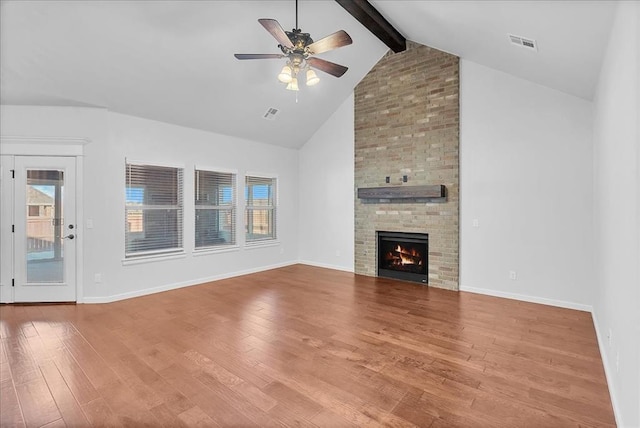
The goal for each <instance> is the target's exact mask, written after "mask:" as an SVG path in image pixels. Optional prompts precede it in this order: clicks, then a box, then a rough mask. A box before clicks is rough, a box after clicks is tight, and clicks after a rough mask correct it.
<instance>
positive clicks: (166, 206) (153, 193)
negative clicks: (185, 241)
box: [125, 163, 183, 258]
mask: <svg viewBox="0 0 640 428" xmlns="http://www.w3.org/2000/svg"><path fill="white" fill-rule="evenodd" d="M182 176H183V171H182V169H180V168H172V167H165V166H155V165H142V164H134V163H127V165H126V185H125V222H126V224H125V257H126V258H131V257H137V256H146V255H153V254H164V253H170V252H176V251H182V249H183V246H182V216H183V203H182Z"/></svg>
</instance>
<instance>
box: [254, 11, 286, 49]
mask: <svg viewBox="0 0 640 428" xmlns="http://www.w3.org/2000/svg"><path fill="white" fill-rule="evenodd" d="M258 22H259V23H260V24H262V26H263V27H264V28H265V29H266V30H267V31H268V32H269V33H271V35H272V36H273V37H274V38H275V39H276V40H277V41H278V43H280V44H281V45H282V46H285V47H287V48H290V49H293V43H291V40H289V36H287V33H285V32H284V30H283V29H282V26H281V25H280V23H279V22H278V21H276V20H275V19H267V18H262V19H258Z"/></svg>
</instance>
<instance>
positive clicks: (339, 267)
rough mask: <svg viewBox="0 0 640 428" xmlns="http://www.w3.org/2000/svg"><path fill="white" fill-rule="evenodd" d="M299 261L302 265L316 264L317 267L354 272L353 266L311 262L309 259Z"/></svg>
mask: <svg viewBox="0 0 640 428" xmlns="http://www.w3.org/2000/svg"><path fill="white" fill-rule="evenodd" d="M298 263H299V264H301V265H308V266H315V267H320V268H326V269H333V270H341V271H343V272H350V273H353V272H354V270H353V267H351V268H346V267H344V266H336V265H330V264H327V263H318V262H311V261H308V260H298Z"/></svg>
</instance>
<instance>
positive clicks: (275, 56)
mask: <svg viewBox="0 0 640 428" xmlns="http://www.w3.org/2000/svg"><path fill="white" fill-rule="evenodd" d="M233 56H235V57H236V58H237V59H279V58H283V57H284V55H282V54H233Z"/></svg>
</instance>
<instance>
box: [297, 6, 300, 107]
mask: <svg viewBox="0 0 640 428" xmlns="http://www.w3.org/2000/svg"><path fill="white" fill-rule="evenodd" d="M298 28H300V27H298V0H296V30H297V29H298ZM296 102H297V101H296Z"/></svg>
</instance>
